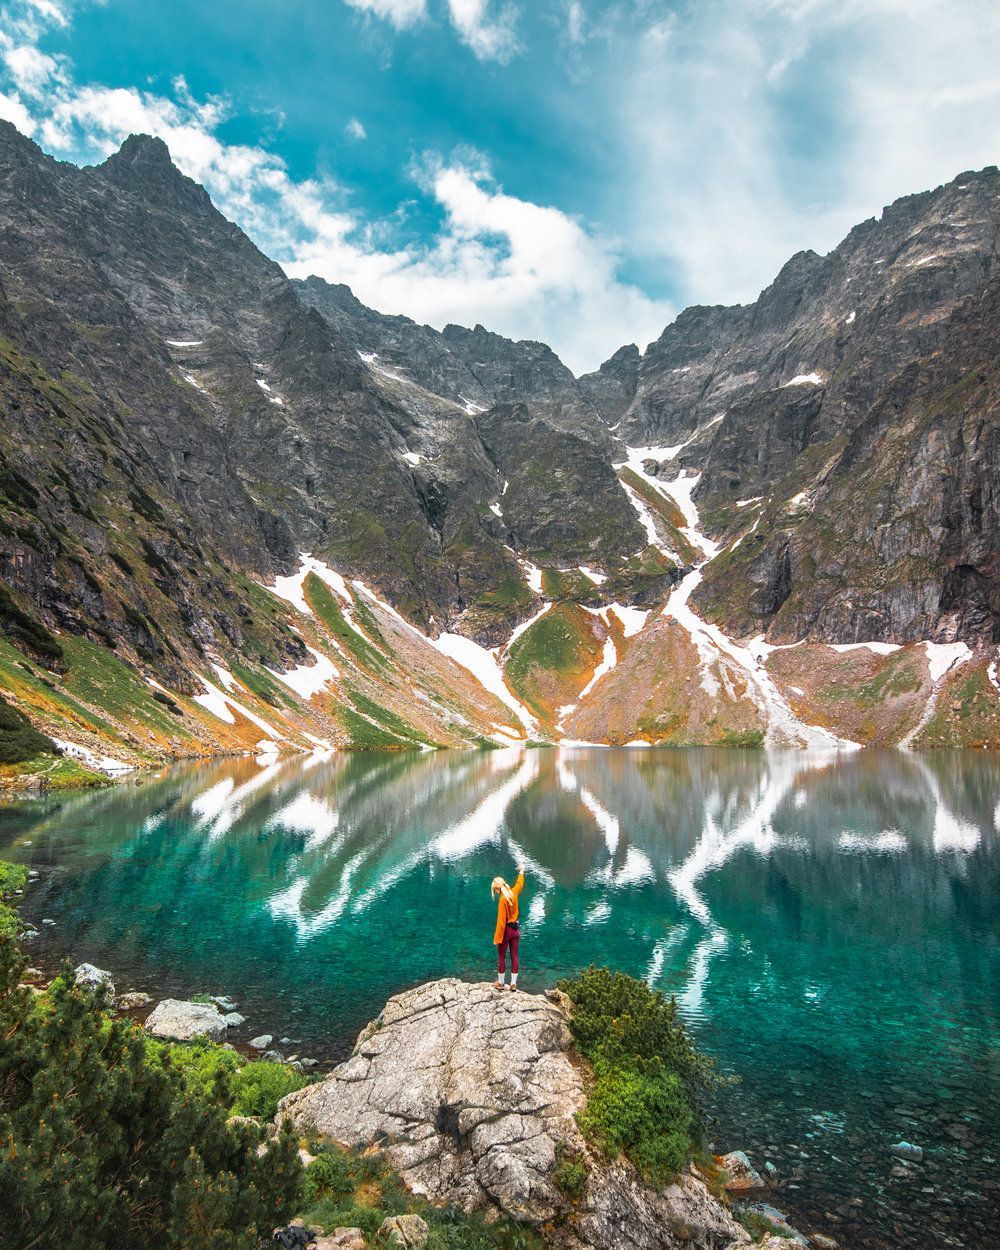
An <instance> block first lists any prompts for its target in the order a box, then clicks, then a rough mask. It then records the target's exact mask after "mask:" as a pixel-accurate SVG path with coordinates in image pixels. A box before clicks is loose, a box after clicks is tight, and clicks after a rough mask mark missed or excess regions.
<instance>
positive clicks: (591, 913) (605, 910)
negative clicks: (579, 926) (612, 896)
mask: <svg viewBox="0 0 1000 1250" xmlns="http://www.w3.org/2000/svg"><path fill="white" fill-rule="evenodd" d="M610 915H611V905H610V903H609V902H608V900H607V899H604V898H601V899H598V900H597V902H596V903H594V905H593V906H592V907H590V908H588V909H587V911H586V912H585V913H584V917H583V923H584V924H587V925H591V924H601V923H602V922H603V921H605V920H607V918H608V917H609V916H610Z"/></svg>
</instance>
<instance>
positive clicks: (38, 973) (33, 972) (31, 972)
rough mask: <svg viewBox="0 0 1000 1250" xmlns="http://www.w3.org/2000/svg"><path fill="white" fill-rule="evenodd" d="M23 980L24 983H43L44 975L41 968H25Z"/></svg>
mask: <svg viewBox="0 0 1000 1250" xmlns="http://www.w3.org/2000/svg"><path fill="white" fill-rule="evenodd" d="M24 979H25V981H43V980H44V979H45V973H44V972H43V971H42V970H41V968H25V970H24Z"/></svg>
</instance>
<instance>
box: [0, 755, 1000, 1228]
mask: <svg viewBox="0 0 1000 1250" xmlns="http://www.w3.org/2000/svg"><path fill="white" fill-rule="evenodd" d="M998 824H1000V761H998V760H997V758H996V757H994V756H991V755H987V754H985V753H972V752H964V753H963V752H956V753H947V754H937V755H927V756H920V755H912V754H905V753H895V752H886V753H877V752H871V753H856V754H844V755H840V756H836V755H833V756H818V755H807V754H802V753H787V754H778V755H776V754H765V753H763V752H740V751H710V750H690V751H679V750H622V751H605V750H597V749H561V750H539V751H527V752H521V751H516V750H511V751H498V752H482V753H469V754H457V753H437V754H430V753H428V754H417V753H407V754H396V755H362V754H342V755H334V756H327V757H325V758H314V759H310V760H307V761H301V760H290V761H287V762H284V763H276V764H271V765H269V766H258V765H257V764H256V763H254V762H253V761H251V760H239V761H225V762H219V763H214V764H209V765H200V766H196V767H195V766H192V767H185V768H175V769H172V770H169V771H167V772H165V773H163V774H161V775H159V776H157V777H155V778H146V779H144V780H142V781H141V783H127V784H125V785H124V786H122V787H119V788H115V789H112V790H106V791H101V792H97V793H84V794H74V795H68V796H65V795H64V796H61V797H58V798H40V799H34V800H24V801H19V802H16V803H12V804H7V805H5V806H3V807H0V857H3V858H9V859H15V860H19V861H21V862H25V863H27V864H29V865H30V866H32V867H34V868H37V869H38V870H39V874H40V875H39V878H38V880H37V882H36V883H35V884H34V885H33V886H32V888H31V890H30V891H29V892H28V894H26V896H25V898H24V900H23V904H24V907H23V910H24V914H25V916H26V917H27V918H28V919H30V920H32V921H33V922H35V924H36V925H38V927H39V928H40V929H41V933H40V935H39V937H38V938H37V939H35V940H34V942H33V943H32V944H31V946H30V948H29V949H30V953H31V958H32V960H33V961H34V962H35V963H39V964H41V965H42V966H43V967H51V966H52V965H53V963H54V961H55V960H56V959H57V958H59V957H61V956H62V955H63V954H64V953H67V952H68V953H70V954H71V955H72V956H73V958H74V959H87V960H90V961H91V962H93V963H96V964H97V965H99V966H100V967H105V968H109V969H111V970H112V971H113V972H114V973H115V974H116V980H117V982H118V985H119V988H120V989H129V988H140V989H148V990H150V991H152V992H154V993H156V994H159V995H161V996H162V995H165V994H167V993H177V994H182V995H185V996H186V995H188V994H191V993H195V992H199V991H202V992H211V993H220V994H221V993H227V994H230V995H232V996H233V997H234V998H235V999H237V1000H238V1002H239V1003H240V1009H241V1011H242V1012H243V1013H244V1014H245V1015H246V1016H247V1017H248V1023H247V1026H246V1027H245V1028H244V1029H243V1030H241V1033H240V1036H241V1037H243V1038H249V1037H250V1036H253V1035H254V1034H256V1033H261V1032H269V1033H273V1034H275V1036H277V1037H280V1036H282V1035H289V1036H290V1037H292V1038H293V1039H296V1040H295V1047H294V1049H295V1050H297V1051H298V1052H299V1053H300V1054H308V1055H313V1056H315V1057H317V1058H321V1059H333V1058H339V1057H341V1056H343V1055H344V1054H345V1053H346V1052H347V1050H348V1049H349V1048H350V1045H351V1043H352V1041H353V1038H354V1036H355V1035H356V1033H357V1032H358V1030H359V1029H360V1028H361V1027H362V1025H363V1024H364V1023H365V1022H366V1021H367V1020H368V1019H370V1018H371V1017H372V1016H373V1015H374V1014H376V1013H377V1011H378V1009H379V1007H380V1006H381V1004H382V1003H383V1001H384V1000H385V998H386V997H387V996H388V995H390V994H392V993H394V992H396V991H398V990H400V989H402V988H404V987H406V986H409V985H412V984H414V983H416V982H418V981H423V980H427V979H429V978H435V977H441V976H446V975H456V976H459V977H462V978H467V979H486V978H488V977H490V976H491V974H492V972H493V968H494V964H493V947H492V946H491V945H490V943H491V938H492V930H493V922H494V917H495V905H494V904H493V903H492V901H491V899H490V893H489V882H490V880H491V878H492V877H493V876H494V875H495V874H497V873H502V874H504V875H506V876H508V877H509V878H511V879H512V878H513V876H514V872H515V867H514V865H515V864H516V862H517V861H518V860H522V859H523V861H524V863H525V865H526V875H527V884H526V886H525V892H524V895H523V896H522V939H521V958H522V973H521V983H522V985H523V987H524V988H525V989H527V990H536V989H541V988H543V987H546V986H548V985H551V984H552V982H553V981H554V980H555V979H556V978H557V977H559V976H562V975H566V974H570V973H573V972H575V971H576V970H578V969H579V968H581V967H583V966H585V965H587V964H589V963H591V962H593V963H597V964H608V965H610V966H613V967H616V968H621V969H624V970H626V971H628V972H630V973H633V974H634V975H636V976H641V977H644V978H646V979H647V980H648V981H649V982H650V984H652V985H655V986H657V987H659V988H661V989H663V990H665V991H667V992H668V993H672V994H676V996H677V999H678V1002H679V1003H680V1005H681V1008H682V1010H683V1012H684V1015H685V1016H686V1018H687V1019H688V1020H689V1022H690V1024H691V1027H692V1028H693V1030H694V1031H695V1033H696V1034H697V1037H698V1040H699V1042H700V1044H701V1045H702V1047H703V1048H704V1049H706V1050H708V1051H709V1052H711V1053H713V1054H714V1055H716V1056H717V1057H718V1060H719V1063H720V1065H721V1067H722V1068H723V1070H725V1071H727V1072H735V1073H738V1074H739V1076H740V1077H741V1083H740V1084H739V1085H738V1086H735V1087H733V1088H730V1089H726V1090H725V1091H723V1093H722V1094H721V1095H720V1098H719V1104H718V1118H719V1124H718V1131H717V1134H716V1145H717V1147H719V1148H724V1149H729V1148H732V1147H743V1148H746V1149H747V1150H748V1151H749V1152H750V1154H751V1155H752V1157H753V1158H754V1160H755V1162H756V1163H757V1164H758V1166H760V1165H762V1164H763V1163H764V1161H765V1160H767V1159H770V1160H771V1161H772V1162H773V1163H774V1164H775V1166H776V1167H777V1169H778V1175H779V1178H780V1185H779V1187H778V1188H777V1189H776V1190H775V1192H774V1194H773V1195H772V1198H771V1200H772V1201H773V1202H774V1203H775V1204H776V1205H777V1206H779V1207H781V1208H783V1209H785V1210H787V1211H789V1212H790V1213H791V1214H792V1215H793V1217H794V1218H795V1222H797V1223H798V1224H799V1226H800V1227H802V1228H803V1230H804V1231H806V1232H809V1231H825V1232H827V1233H829V1234H832V1235H834V1236H835V1237H837V1239H838V1240H839V1241H840V1242H841V1244H842V1245H843V1246H847V1247H854V1248H857V1247H872V1248H874V1247H879V1248H882V1247H899V1246H914V1247H918V1246H919V1247H923V1246H930V1245H934V1246H945V1245H954V1246H969V1247H986V1246H991V1247H996V1246H998V1245H1000V1231H998V1225H997V1215H996V1212H997V1208H998V1203H1000V1184H998V1177H1000V1168H998V1164H1000V1050H998V1042H1000V942H998V929H1000V925H998V921H1000V888H998V887H1000V835H998ZM46 917H47V918H50V919H53V920H55V921H56V924H55V925H54V926H42V925H41V924H40V922H41V920H42V919H43V918H46ZM285 1049H286V1051H288V1050H290V1049H291V1047H286V1048H285ZM902 1140H906V1141H908V1142H911V1143H915V1144H916V1145H919V1146H920V1147H921V1148H922V1149H923V1152H924V1155H923V1159H922V1161H921V1162H919V1163H909V1164H907V1163H903V1162H901V1161H900V1160H898V1159H896V1158H894V1157H893V1156H892V1154H891V1153H890V1147H891V1146H892V1145H893V1144H894V1143H897V1142H900V1141H902Z"/></svg>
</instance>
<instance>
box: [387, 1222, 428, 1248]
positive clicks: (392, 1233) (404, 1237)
mask: <svg viewBox="0 0 1000 1250" xmlns="http://www.w3.org/2000/svg"><path fill="white" fill-rule="evenodd" d="M430 1234H431V1230H430V1228H429V1227H428V1225H427V1221H426V1220H425V1219H423V1218H422V1217H421V1216H419V1215H390V1216H389V1217H388V1218H387V1219H384V1220H383V1221H382V1223H381V1224H380V1225H379V1229H378V1235H379V1237H384V1238H385V1239H386V1240H387V1241H388V1242H389V1243H390V1245H393V1246H401V1247H403V1250H419V1248H420V1247H421V1246H422V1245H423V1244H424V1242H426V1240H427V1238H428V1237H429V1236H430Z"/></svg>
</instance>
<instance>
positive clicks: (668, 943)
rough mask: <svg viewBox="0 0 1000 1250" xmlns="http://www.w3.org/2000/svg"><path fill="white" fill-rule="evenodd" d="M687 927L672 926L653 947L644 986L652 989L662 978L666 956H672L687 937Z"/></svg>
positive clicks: (680, 925) (681, 925)
mask: <svg viewBox="0 0 1000 1250" xmlns="http://www.w3.org/2000/svg"><path fill="white" fill-rule="evenodd" d="M687 932H688V926H687V925H686V924H678V925H674V927H673V928H672V929H671V930H670V932H669V933H668V934H667V936H666V937H665V938H661V939H660V941H659V942H657V943H656V945H655V946H654V947H653V953H652V955H651V956H650V960H649V965H648V967H647V968H646V984H647V985H648V986H649V987H650V989H652V988H653V987H654V986H655V985H656V983H657V981H659V979H660V977H662V976H663V965H664V964H665V963H666V961H667V956H668V955H672V954H673V952H674V949H675V948H676V947H677V945H678V944H679V943H680V942H681V941H683V939H684V938H685V937H687Z"/></svg>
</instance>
